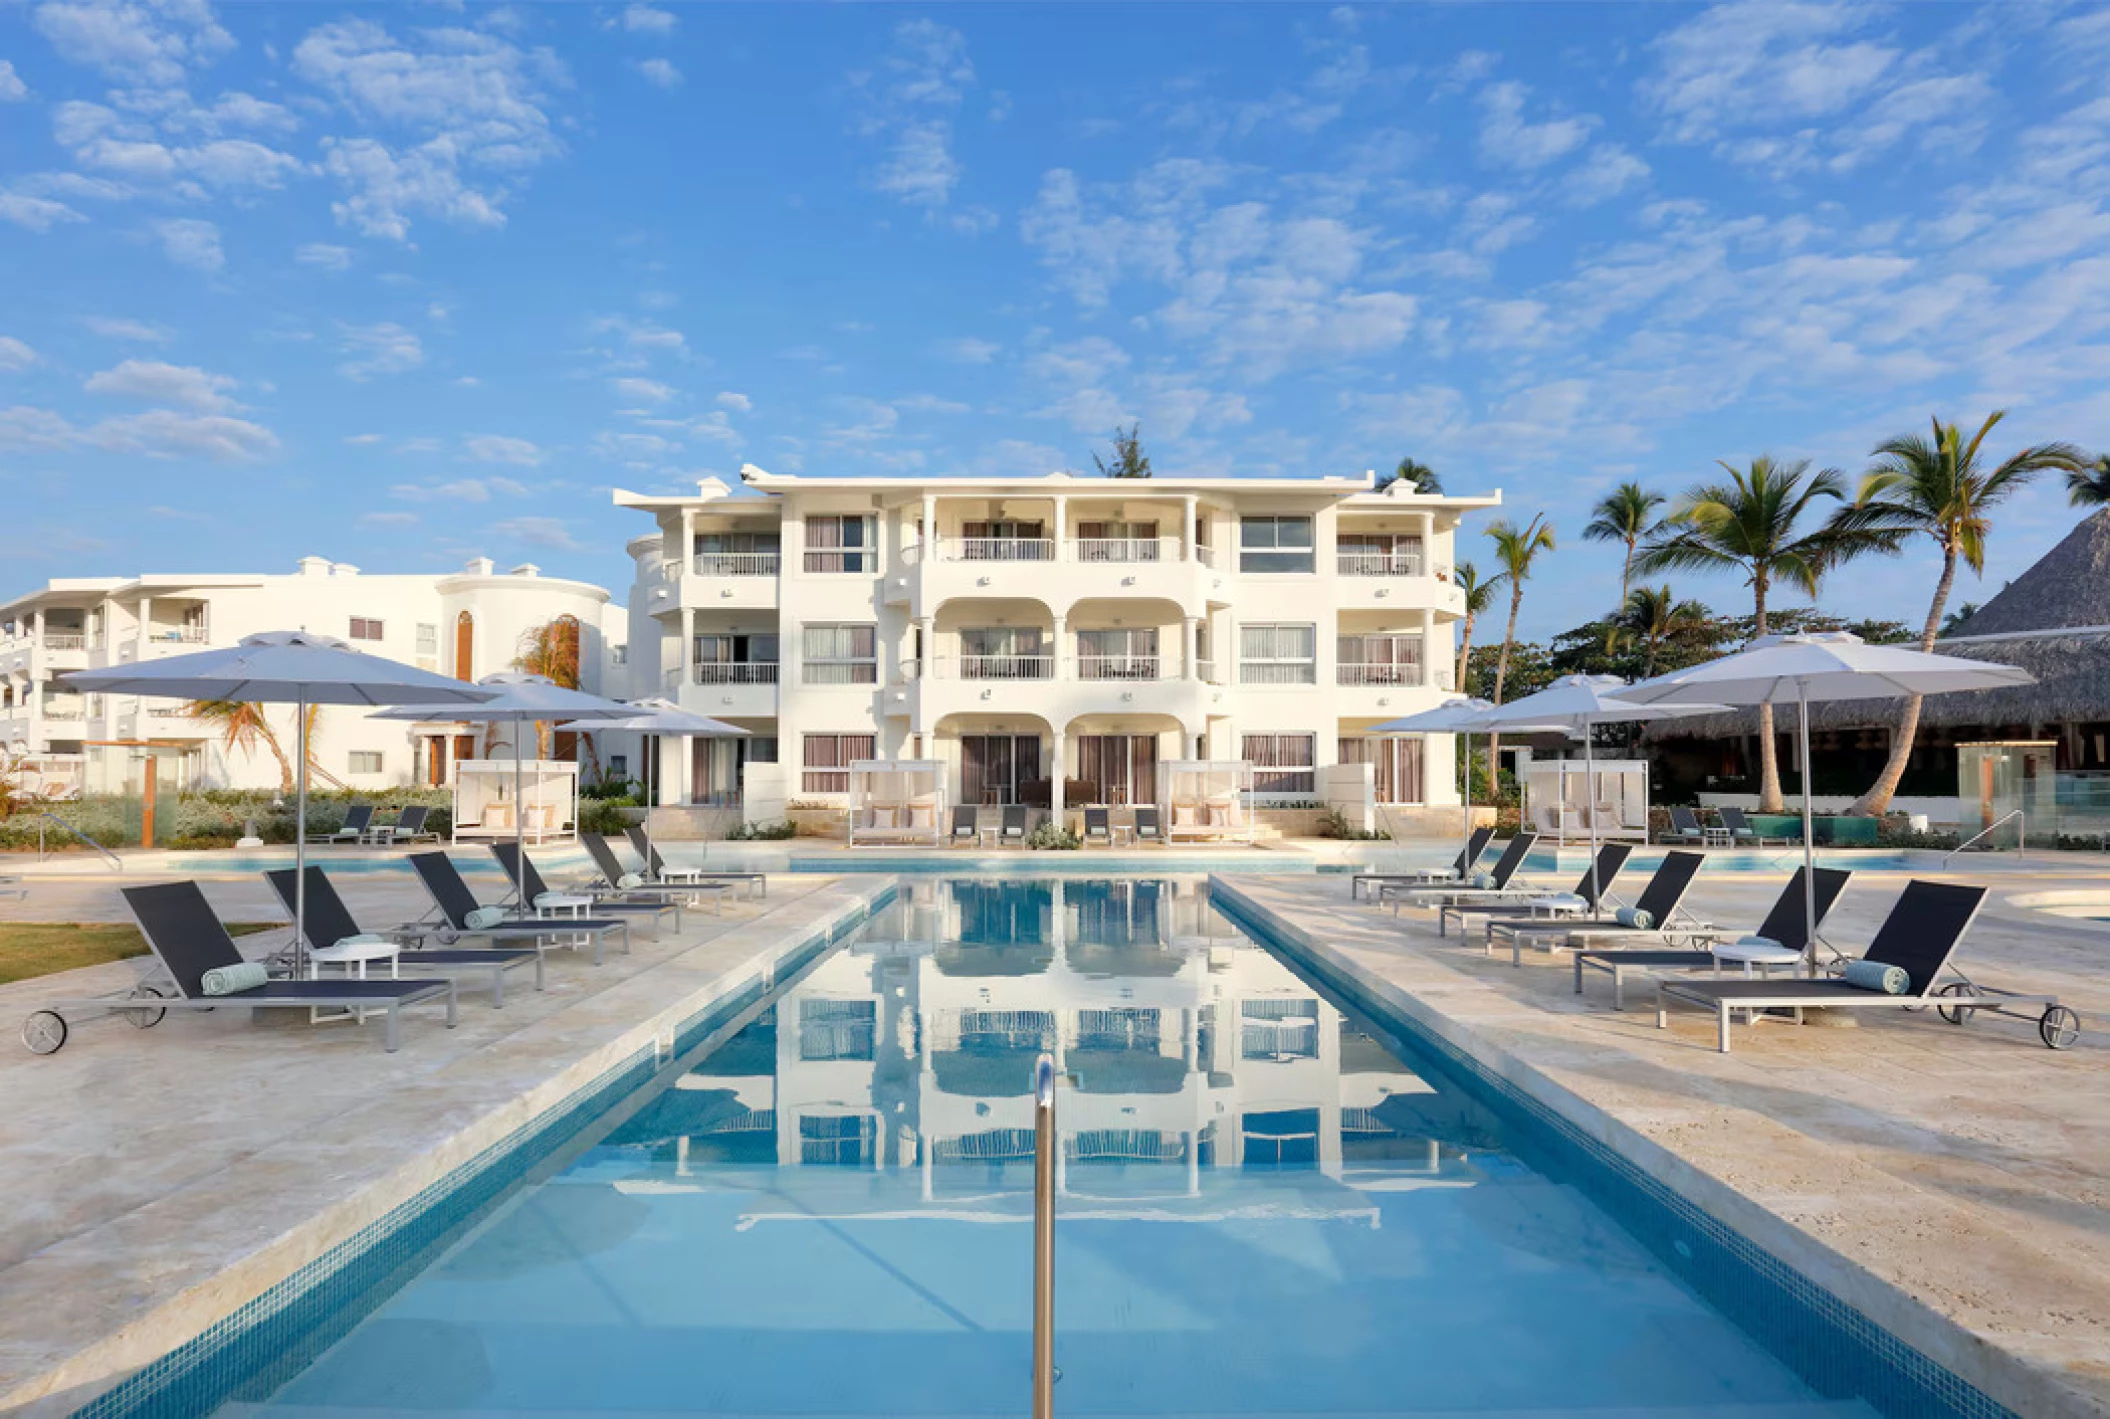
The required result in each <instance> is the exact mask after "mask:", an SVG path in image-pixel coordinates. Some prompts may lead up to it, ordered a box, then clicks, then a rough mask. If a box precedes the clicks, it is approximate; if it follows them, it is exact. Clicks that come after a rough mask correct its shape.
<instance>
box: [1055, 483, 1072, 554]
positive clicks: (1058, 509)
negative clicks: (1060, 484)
mask: <svg viewBox="0 0 2110 1419" xmlns="http://www.w3.org/2000/svg"><path fill="white" fill-rule="evenodd" d="M1069 540H1070V500H1069V498H1068V497H1066V496H1064V495H1063V494H1061V493H1057V494H1056V495H1055V560H1056V561H1058V562H1066V561H1068V560H1069V559H1070V554H1069V551H1068V548H1067V547H1066V546H1065V544H1066V543H1067V542H1068V541H1069Z"/></svg>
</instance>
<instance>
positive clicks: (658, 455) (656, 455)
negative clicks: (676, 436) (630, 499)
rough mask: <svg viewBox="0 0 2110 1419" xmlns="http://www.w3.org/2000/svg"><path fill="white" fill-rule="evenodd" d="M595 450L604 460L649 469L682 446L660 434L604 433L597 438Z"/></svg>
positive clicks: (594, 442) (595, 439) (594, 445)
mask: <svg viewBox="0 0 2110 1419" xmlns="http://www.w3.org/2000/svg"><path fill="white" fill-rule="evenodd" d="M593 448H594V452H596V453H598V454H600V455H601V456H602V457H603V458H613V459H616V460H618V461H620V462H623V463H628V464H630V465H631V466H633V467H647V466H650V465H651V464H652V463H653V462H655V461H657V460H659V459H662V458H665V457H666V456H667V455H668V454H670V453H677V452H679V451H680V449H681V445H680V444H678V443H676V442H674V440H672V439H667V438H661V437H660V436H659V435H658V434H637V433H603V434H599V435H596V436H595V438H594V441H593Z"/></svg>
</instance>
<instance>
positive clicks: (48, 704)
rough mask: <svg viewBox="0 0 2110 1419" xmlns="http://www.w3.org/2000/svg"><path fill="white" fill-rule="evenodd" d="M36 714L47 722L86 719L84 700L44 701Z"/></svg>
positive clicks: (85, 702)
mask: <svg viewBox="0 0 2110 1419" xmlns="http://www.w3.org/2000/svg"><path fill="white" fill-rule="evenodd" d="M37 713H38V714H39V715H40V716H41V717H43V718H44V719H47V720H77V719H86V718H87V717H88V703H87V701H85V700H79V699H74V700H46V701H44V703H43V705H42V706H41V707H39V709H38V711H37Z"/></svg>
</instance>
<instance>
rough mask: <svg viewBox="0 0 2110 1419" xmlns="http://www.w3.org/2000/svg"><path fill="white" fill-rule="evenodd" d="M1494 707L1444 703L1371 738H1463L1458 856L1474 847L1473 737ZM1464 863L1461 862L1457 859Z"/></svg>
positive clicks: (1548, 729) (1557, 730) (1553, 728)
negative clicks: (1462, 825)
mask: <svg viewBox="0 0 2110 1419" xmlns="http://www.w3.org/2000/svg"><path fill="white" fill-rule="evenodd" d="M1494 711H1495V706H1494V705H1493V704H1492V703H1490V702H1489V701H1487V700H1467V699H1455V700H1446V701H1444V702H1443V703H1442V704H1440V705H1437V706H1436V707H1435V708H1433V709H1425V710H1423V711H1421V712H1420V713H1419V714H1410V715H1407V716H1405V717H1403V718H1400V719H1391V720H1386V721H1385V722H1384V723H1383V724H1380V725H1378V726H1376V727H1375V728H1373V729H1372V730H1371V731H1370V732H1371V733H1372V734H1463V735H1464V736H1465V837H1464V840H1463V841H1462V843H1461V844H1460V846H1459V851H1460V852H1461V853H1469V852H1471V851H1472V843H1473V736H1474V735H1475V734H1479V733H1482V732H1484V731H1485V729H1486V725H1487V716H1489V715H1490V714H1493V713H1494ZM1522 728H1523V729H1524V730H1525V732H1527V733H1543V734H1562V733H1566V732H1567V730H1566V727H1565V726H1563V725H1558V724H1534V725H1526V726H1522ZM1460 860H1461V861H1463V858H1461V859H1460Z"/></svg>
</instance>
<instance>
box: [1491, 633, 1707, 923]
mask: <svg viewBox="0 0 2110 1419" xmlns="http://www.w3.org/2000/svg"><path fill="white" fill-rule="evenodd" d="M1631 688H1632V686H1630V685H1628V684H1627V682H1626V681H1624V680H1622V679H1620V678H1619V677H1618V676H1617V675H1563V676H1562V677H1561V678H1560V679H1558V680H1555V681H1554V682H1553V683H1552V684H1551V685H1548V686H1547V687H1546V688H1545V689H1543V690H1540V691H1539V692H1538V693H1536V694H1532V695H1526V696H1525V697H1524V698H1523V699H1521V700H1512V701H1510V702H1509V703H1508V704H1506V705H1500V706H1497V707H1496V708H1495V709H1493V710H1491V711H1490V712H1489V713H1488V714H1487V716H1486V718H1485V720H1484V721H1483V722H1484V723H1485V724H1486V725H1487V726H1488V727H1489V728H1490V729H1543V728H1544V727H1545V726H1547V725H1549V724H1550V725H1557V726H1560V727H1562V728H1565V729H1566V730H1568V732H1570V733H1572V734H1580V735H1581V736H1582V742H1583V783H1584V785H1585V786H1586V791H1587V792H1588V794H1589V796H1590V804H1591V809H1590V813H1589V818H1590V887H1591V893H1590V895H1591V899H1592V900H1595V899H1596V898H1597V896H1598V894H1599V892H1600V891H1601V888H1600V887H1599V884H1598V881H1597V812H1596V803H1597V780H1596V770H1595V768H1594V767H1593V766H1592V761H1591V757H1590V731H1591V730H1592V729H1593V728H1595V727H1596V726H1598V725H1600V724H1623V723H1626V722H1627V721H1630V720H1639V719H1676V718H1679V717H1681V716H1684V715H1693V714H1707V713H1711V712H1716V711H1720V710H1723V709H1726V708H1727V706H1726V705H1722V704H1684V703H1679V704H1669V705H1642V704H1634V703H1631V702H1629V701H1625V700H1621V699H1618V698H1615V696H1616V695H1617V694H1618V693H1619V692H1620V691H1623V690H1628V689H1631ZM1565 836H1566V835H1565V834H1563V837H1565Z"/></svg>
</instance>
